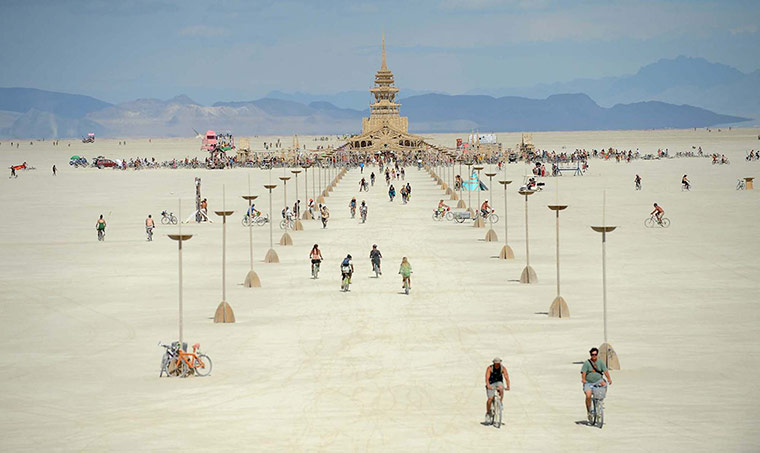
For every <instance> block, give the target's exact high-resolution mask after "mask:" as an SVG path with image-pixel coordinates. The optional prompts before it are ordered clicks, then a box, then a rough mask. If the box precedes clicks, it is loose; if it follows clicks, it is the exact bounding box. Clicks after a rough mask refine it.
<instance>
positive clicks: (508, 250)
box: [499, 244, 515, 260]
mask: <svg viewBox="0 0 760 453" xmlns="http://www.w3.org/2000/svg"><path fill="white" fill-rule="evenodd" d="M499 259H502V260H513V259H515V252H514V251H512V247H510V246H509V245H507V244H504V247H502V248H501V252H499Z"/></svg>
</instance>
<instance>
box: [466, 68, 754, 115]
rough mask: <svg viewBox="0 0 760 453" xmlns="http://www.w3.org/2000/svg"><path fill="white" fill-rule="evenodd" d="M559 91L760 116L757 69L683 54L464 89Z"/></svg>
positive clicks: (530, 93)
mask: <svg viewBox="0 0 760 453" xmlns="http://www.w3.org/2000/svg"><path fill="white" fill-rule="evenodd" d="M558 93H585V94H587V95H589V96H590V97H591V98H592V99H594V100H595V101H596V102H598V103H599V104H600V105H602V106H606V107H611V106H614V105H615V104H627V103H633V102H641V101H662V102H668V103H672V104H688V105H693V106H697V107H702V108H705V109H708V110H713V111H718V112H724V113H730V114H732V115H739V116H747V117H750V118H754V119H760V69H759V70H756V71H754V72H751V73H743V72H741V71H739V70H738V69H736V68H733V67H731V66H727V65H724V64H720V63H711V62H709V61H707V60H705V59H704V58H689V57H684V56H680V57H678V58H674V59H663V60H659V61H657V62H655V63H652V64H650V65H647V66H644V67H642V68H641V69H640V70H639V71H638V72H637V73H636V74H633V75H628V76H622V77H605V78H602V79H577V80H573V81H570V82H565V83H552V84H541V85H536V86H532V87H523V88H501V89H495V90H473V91H471V92H470V93H468V94H487V95H490V96H495V97H500V96H524V97H529V98H545V97H547V96H551V95H552V94H558Z"/></svg>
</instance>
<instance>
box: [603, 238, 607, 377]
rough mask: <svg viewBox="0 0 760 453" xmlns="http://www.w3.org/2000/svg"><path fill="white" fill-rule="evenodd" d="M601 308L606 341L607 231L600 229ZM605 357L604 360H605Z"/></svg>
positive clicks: (605, 339)
mask: <svg viewBox="0 0 760 453" xmlns="http://www.w3.org/2000/svg"><path fill="white" fill-rule="evenodd" d="M602 308H603V311H604V342H605V343H607V231H606V230H605V231H602ZM607 361H608V360H607V358H606V357H605V362H607Z"/></svg>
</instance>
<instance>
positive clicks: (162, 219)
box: [161, 217, 169, 225]
mask: <svg viewBox="0 0 760 453" xmlns="http://www.w3.org/2000/svg"><path fill="white" fill-rule="evenodd" d="M161 223H163V224H164V225H168V224H169V217H163V218H161Z"/></svg>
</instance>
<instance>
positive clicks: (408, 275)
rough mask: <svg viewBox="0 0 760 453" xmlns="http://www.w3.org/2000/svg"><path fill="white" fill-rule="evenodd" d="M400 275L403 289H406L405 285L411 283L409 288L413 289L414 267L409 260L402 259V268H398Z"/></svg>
mask: <svg viewBox="0 0 760 453" xmlns="http://www.w3.org/2000/svg"><path fill="white" fill-rule="evenodd" d="M398 273H399V274H401V287H402V288H404V283H406V282H409V288H411V287H412V265H411V264H410V263H409V260H408V259H407V258H406V257H404V258H402V259H401V266H399V268H398Z"/></svg>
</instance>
